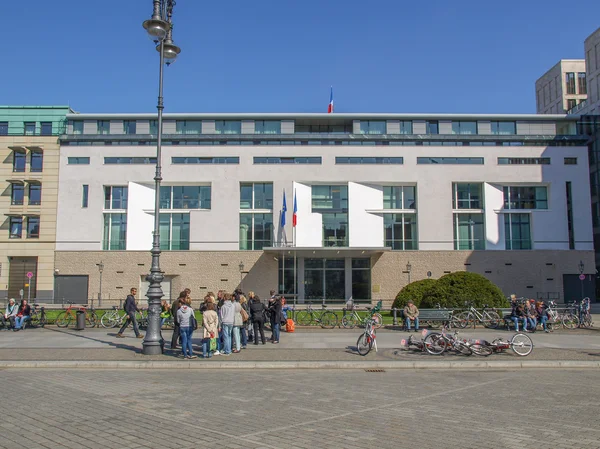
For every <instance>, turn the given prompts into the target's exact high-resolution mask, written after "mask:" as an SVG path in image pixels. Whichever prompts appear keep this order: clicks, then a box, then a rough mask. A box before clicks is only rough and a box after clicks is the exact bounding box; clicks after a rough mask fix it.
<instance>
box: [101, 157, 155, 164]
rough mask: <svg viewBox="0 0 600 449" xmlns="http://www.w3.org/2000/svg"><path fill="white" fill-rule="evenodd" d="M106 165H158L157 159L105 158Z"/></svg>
mask: <svg viewBox="0 0 600 449" xmlns="http://www.w3.org/2000/svg"><path fill="white" fill-rule="evenodd" d="M104 164H105V165H113V164H131V165H136V164H140V165H141V164H156V158H155V157H105V158H104Z"/></svg>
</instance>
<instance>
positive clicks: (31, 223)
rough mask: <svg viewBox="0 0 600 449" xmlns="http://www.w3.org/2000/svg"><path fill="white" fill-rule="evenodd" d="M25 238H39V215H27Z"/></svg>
mask: <svg viewBox="0 0 600 449" xmlns="http://www.w3.org/2000/svg"><path fill="white" fill-rule="evenodd" d="M27 238H28V239H39V238H40V217H37V216H36V217H34V216H29V217H27Z"/></svg>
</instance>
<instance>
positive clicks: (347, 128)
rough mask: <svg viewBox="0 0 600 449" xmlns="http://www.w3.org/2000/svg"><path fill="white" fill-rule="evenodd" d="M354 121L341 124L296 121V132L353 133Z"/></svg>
mask: <svg viewBox="0 0 600 449" xmlns="http://www.w3.org/2000/svg"><path fill="white" fill-rule="evenodd" d="M352 128H353V127H352V123H349V124H340V125H302V124H299V123H296V126H295V128H294V132H295V133H311V134H352Z"/></svg>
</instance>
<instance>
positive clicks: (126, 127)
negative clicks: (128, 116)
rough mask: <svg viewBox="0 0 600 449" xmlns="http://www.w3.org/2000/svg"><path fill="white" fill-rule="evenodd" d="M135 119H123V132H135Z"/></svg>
mask: <svg viewBox="0 0 600 449" xmlns="http://www.w3.org/2000/svg"><path fill="white" fill-rule="evenodd" d="M135 130H136V121H135V120H124V121H123V134H135Z"/></svg>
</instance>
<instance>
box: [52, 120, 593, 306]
mask: <svg viewBox="0 0 600 449" xmlns="http://www.w3.org/2000/svg"><path fill="white" fill-rule="evenodd" d="M67 118H68V126H67V130H66V133H65V135H63V136H62V137H61V152H60V170H61V176H60V186H59V202H58V231H57V232H58V234H57V248H56V249H57V251H56V262H55V263H56V295H55V300H56V301H62V300H77V299H82V298H96V297H97V296H98V294H99V293H100V279H102V291H101V295H102V298H103V299H104V300H106V301H108V300H118V299H122V298H124V296H125V295H126V293H127V292H128V291H129V289H130V287H134V286H135V287H138V288H139V289H140V296H143V295H144V293H145V288H146V284H145V282H146V281H145V280H144V277H145V275H146V273H147V272H148V271H149V268H150V254H149V250H150V247H151V242H152V229H153V219H154V194H155V192H154V184H153V177H154V171H155V162H156V159H155V158H156V147H155V144H156V136H157V132H158V130H157V123H156V120H155V116H154V115H151V114H69V115H68V117H67ZM163 138H164V140H163V143H164V147H163V153H162V161H161V162H162V169H163V172H162V176H163V184H162V187H161V191H160V207H161V210H160V242H161V248H162V250H163V253H162V256H161V267H162V269H163V270H164V272H165V283H164V285H163V286H164V290H165V294H166V296H167V297H174V296H175V295H176V294H177V293H178V292H179V291H180V290H182V289H183V288H184V287H190V288H191V289H192V292H193V296H194V297H196V298H199V297H202V296H203V295H204V294H205V293H206V292H208V291H216V290H218V289H221V288H223V289H228V290H232V289H234V288H236V287H239V286H241V287H242V289H243V290H245V291H248V290H254V291H256V292H257V293H258V294H259V295H261V296H265V295H267V294H268V291H269V289H278V290H279V291H280V292H282V293H285V294H286V296H288V297H290V298H295V299H296V300H297V301H298V302H300V303H302V302H309V301H311V302H332V301H343V300H348V299H350V298H352V299H354V300H355V301H363V302H371V301H376V300H379V299H383V300H385V301H386V302H388V301H391V300H392V299H393V298H394V297H395V295H396V293H397V292H398V291H399V290H400V289H401V288H402V287H403V286H404V285H406V284H407V283H409V282H410V281H415V280H418V279H424V278H427V277H431V278H438V277H440V276H443V275H444V274H445V273H449V272H453V271H460V270H468V271H473V272H476V273H480V274H482V275H484V276H487V277H488V278H490V279H491V280H492V281H494V282H495V283H497V284H498V285H499V286H500V287H501V288H502V289H503V291H504V292H505V293H506V294H509V293H516V294H518V295H523V296H532V297H540V298H553V299H558V300H563V299H564V298H565V297H566V298H567V299H571V298H577V297H579V296H580V295H581V292H582V289H585V293H586V294H587V295H589V296H594V288H593V285H594V276H589V275H587V274H588V271H589V273H593V272H594V253H593V241H592V226H591V214H590V207H589V204H590V188H589V177H588V170H589V169H588V161H587V147H586V146H585V142H586V138H585V137H584V136H579V135H577V127H576V119H571V118H569V117H566V116H564V115H550V116H542V115H439V114H438V115H435V114H431V115H430V114H167V115H166V116H165V122H164V129H163ZM284 204H285V206H286V207H284ZM293 216H295V218H293ZM294 224H295V226H294ZM580 262H581V263H582V264H583V266H584V267H585V268H584V273H583V274H584V275H586V276H583V278H584V280H582V281H580V280H579V274H580V273H579V267H580V265H581V264H580ZM99 266H102V267H103V271H102V273H101V272H100V270H99V269H98V267H99Z"/></svg>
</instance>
